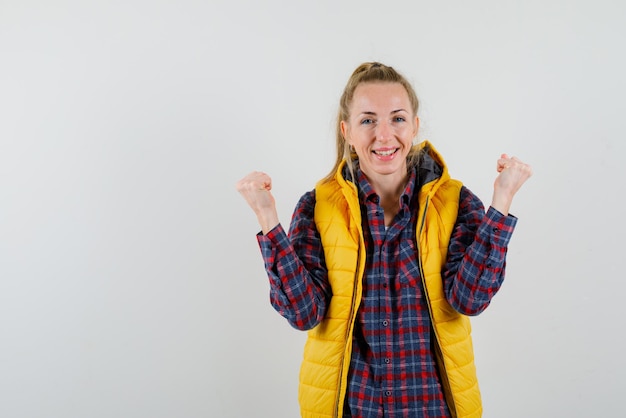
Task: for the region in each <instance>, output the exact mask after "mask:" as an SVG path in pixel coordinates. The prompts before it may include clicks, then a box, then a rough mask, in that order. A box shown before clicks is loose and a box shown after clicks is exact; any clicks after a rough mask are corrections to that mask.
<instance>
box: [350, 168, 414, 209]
mask: <svg viewBox="0 0 626 418" xmlns="http://www.w3.org/2000/svg"><path fill="white" fill-rule="evenodd" d="M355 174H356V180H357V187H358V189H359V198H360V200H361V201H362V202H374V203H379V201H380V198H379V197H378V195H377V194H376V192H375V191H374V189H373V188H372V185H371V183H370V182H369V180H368V179H367V177H365V174H363V171H362V170H361V167H359V165H358V164H356V167H355ZM416 179H417V175H416V172H415V169H413V170H410V172H409V181H407V183H406V186H405V187H404V191H403V192H402V195H401V196H400V202H401V203H402V204H406V205H408V204H409V203H410V202H411V198H412V197H413V192H414V191H415V187H416V186H415V185H416Z"/></svg>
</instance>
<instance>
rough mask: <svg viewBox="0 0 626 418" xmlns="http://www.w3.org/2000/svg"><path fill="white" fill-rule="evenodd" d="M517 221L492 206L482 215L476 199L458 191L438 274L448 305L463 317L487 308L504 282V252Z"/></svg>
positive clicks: (467, 192) (482, 208) (481, 205)
mask: <svg viewBox="0 0 626 418" xmlns="http://www.w3.org/2000/svg"><path fill="white" fill-rule="evenodd" d="M516 223H517V218H515V217H514V216H511V215H508V216H505V215H503V214H502V213H500V212H499V211H498V210H496V209H495V208H493V207H490V208H489V209H488V210H487V212H486V213H485V210H484V206H483V204H482V202H481V201H480V199H478V197H477V196H475V195H474V194H473V193H472V192H470V191H469V189H467V188H466V187H463V188H462V189H461V201H460V205H459V214H458V217H457V222H456V225H455V227H454V230H453V233H452V236H451V240H450V244H449V246H448V258H447V261H446V264H445V266H444V269H443V271H442V276H443V281H444V289H445V292H446V298H447V300H448V303H450V305H452V307H453V308H454V309H456V310H457V311H458V312H460V313H462V314H464V315H478V314H479V313H481V312H482V311H484V310H485V309H486V308H487V306H489V304H490V302H491V299H492V298H493V296H494V295H495V294H496V293H497V292H498V290H499V289H500V286H501V285H502V282H503V280H504V273H505V267H506V253H507V248H508V244H509V241H510V239H511V235H512V233H513V230H514V228H515V225H516Z"/></svg>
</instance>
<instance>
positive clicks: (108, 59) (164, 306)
mask: <svg viewBox="0 0 626 418" xmlns="http://www.w3.org/2000/svg"><path fill="white" fill-rule="evenodd" d="M625 4H626V3H624V2H622V1H619V0H615V1H609V0H596V1H571V0H570V1H564V0H563V1H560V0H556V1H550V0H542V1H536V0H529V1H523V2H522V1H502V0H483V1H481V0H478V1H474V2H469V1H441V2H434V1H415V0H414V1H396V2H383V1H366V0H361V1H354V2H347V1H343V2H342V1H315V2H314V1H307V2H304V1H288V0H284V1H279V0H265V1H258V2H257V1H253V0H249V1H211V0H209V1H191V0H178V1H147V0H144V1H138V0H130V1H92V2H88V1H68V0H55V1H51V2H47V1H29V0H19V1H18V0H0V416H1V417H4V418H39V417H41V418H68V417H71V418H74V417H76V418H79V417H80V418H83V417H93V418H100V417H125V418H126V417H151V418H157V417H190V418H195V417H272V418H281V417H286V418H289V417H296V416H298V405H297V376H298V369H299V364H300V359H301V355H302V354H301V353H302V345H303V343H304V338H305V335H304V334H303V333H301V332H299V331H296V330H293V329H292V328H290V327H289V325H288V324H287V322H286V321H285V320H284V319H282V318H281V317H280V316H279V315H278V314H277V313H276V312H274V311H273V309H272V308H271V306H270V304H269V300H268V289H269V286H268V284H267V279H266V276H265V272H264V269H263V263H262V260H261V257H260V252H259V250H258V247H257V243H256V238H255V234H256V232H257V231H258V229H259V227H258V225H257V223H256V219H255V217H254V215H253V213H252V212H251V211H250V209H249V208H248V207H247V206H246V204H245V202H244V201H243V199H242V198H241V197H240V196H239V195H238V194H237V192H236V190H235V187H234V185H235V183H236V181H237V180H238V179H239V178H241V177H242V176H243V175H245V174H246V173H247V172H249V171H251V170H264V171H267V172H269V173H270V174H271V175H272V177H273V179H274V184H275V189H274V191H275V196H276V198H277V200H278V204H279V213H280V216H281V219H282V221H283V224H285V225H287V224H288V223H289V220H290V216H291V212H292V210H293V208H294V205H295V203H296V201H297V199H298V198H299V197H300V195H301V194H303V193H304V192H305V191H307V190H309V189H311V188H312V187H313V186H314V184H315V181H316V180H318V179H319V178H321V177H323V176H324V175H325V174H326V173H327V172H328V171H329V170H330V168H331V166H332V162H333V161H334V155H333V152H334V138H333V128H334V117H335V113H336V110H337V102H338V99H339V95H340V93H341V90H342V89H343V86H344V85H345V83H346V81H347V79H348V77H349V75H350V73H351V72H352V70H353V69H354V68H355V67H356V66H358V65H359V64H360V63H361V62H363V61H370V60H379V61H382V62H384V63H386V64H388V65H392V66H394V67H395V68H396V69H398V70H399V71H401V72H402V73H404V74H405V75H406V76H407V78H408V79H409V80H410V81H411V82H412V83H413V84H414V86H415V88H416V90H417V93H418V96H419V97H420V99H421V103H422V104H421V108H420V111H419V116H420V117H421V121H422V129H421V132H420V134H419V139H420V140H421V139H429V140H430V141H432V142H433V143H434V145H435V146H436V147H437V148H438V150H439V151H440V152H441V153H442V154H443V156H444V158H445V159H446V162H447V163H448V165H449V167H450V172H451V174H452V175H453V176H454V177H456V178H459V179H460V180H462V181H463V182H464V183H465V184H466V185H467V186H468V187H469V188H470V189H472V190H473V191H474V192H475V193H477V194H478V195H479V196H480V197H481V198H482V199H483V200H484V201H486V203H489V201H490V198H491V187H492V182H493V179H494V178H495V175H496V172H495V161H496V159H497V158H498V156H499V155H500V153H502V152H507V153H510V154H513V155H517V156H519V157H520V158H522V159H524V160H525V161H527V162H529V163H530V164H532V166H533V168H534V171H535V174H534V176H533V177H532V178H531V180H529V181H528V183H527V184H526V185H525V186H524V188H523V189H522V190H521V191H520V193H519V194H518V196H517V197H516V200H515V202H514V204H513V207H512V212H513V213H514V214H515V215H517V216H518V217H519V218H520V220H519V223H518V228H517V230H516V231H515V234H514V237H513V239H512V241H511V246H510V252H509V258H508V271H507V279H506V280H505V283H504V286H503V288H502V289H501V291H500V293H499V294H498V295H497V296H496V297H495V299H494V300H493V303H492V305H491V306H490V308H489V309H488V310H487V311H486V312H485V313H483V314H482V315H481V316H479V317H476V318H474V319H473V325H474V343H475V351H476V357H477V367H478V372H479V379H480V384H481V389H482V392H483V400H484V405H485V413H484V416H485V417H486V418H503V417H504V418H516V417H519V418H528V417H533V418H535V417H592V416H593V417H599V416H601V417H621V416H624V407H623V393H624V377H625V375H626V360H625V356H624V350H626V342H625V341H624V334H625V331H624V324H623V321H622V318H621V317H622V316H623V312H624V308H623V306H622V304H623V300H624V296H623V295H624V293H625V292H626V287H625V285H624V279H623V278H624V273H623V265H624V258H623V257H624V255H623V239H624V235H625V233H626V231H625V229H624V221H623V220H622V213H621V212H622V206H621V201H622V198H623V197H622V194H623V191H624V186H623V181H624V178H625V177H624V163H625V158H624V154H625V151H626V149H625V148H626V146H625V145H624V144H625V142H626V141H625V138H624V133H625V132H626V122H625V121H626V117H625V116H624V114H625V110H626V109H625V105H624V102H625V100H626V82H625V74H626V59H625V56H624V51H625V46H624V41H625V39H626V6H625Z"/></svg>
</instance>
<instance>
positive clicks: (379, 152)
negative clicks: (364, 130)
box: [372, 148, 398, 157]
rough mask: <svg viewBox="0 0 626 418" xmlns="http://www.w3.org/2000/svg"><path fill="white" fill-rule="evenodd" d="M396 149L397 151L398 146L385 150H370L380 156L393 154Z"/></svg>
mask: <svg viewBox="0 0 626 418" xmlns="http://www.w3.org/2000/svg"><path fill="white" fill-rule="evenodd" d="M396 151H398V148H394V149H387V150H380V151H377V150H374V151H372V152H373V153H374V154H376V155H380V156H381V157H388V156H390V155H392V154H394V153H395V152H396Z"/></svg>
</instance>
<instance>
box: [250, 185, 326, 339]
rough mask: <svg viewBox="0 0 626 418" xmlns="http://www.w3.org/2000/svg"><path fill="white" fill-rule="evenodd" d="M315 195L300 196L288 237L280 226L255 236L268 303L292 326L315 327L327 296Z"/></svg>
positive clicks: (299, 327) (324, 308)
mask: <svg viewBox="0 0 626 418" xmlns="http://www.w3.org/2000/svg"><path fill="white" fill-rule="evenodd" d="M314 209H315V192H314V191H311V192H308V193H306V194H305V195H303V196H302V197H301V198H300V200H299V201H298V204H297V205H296V209H295V211H294V214H293V216H292V220H291V226H290V229H289V235H287V234H286V232H285V230H284V229H283V227H282V225H280V224H279V225H278V226H276V227H275V228H274V229H272V230H271V231H270V232H269V233H268V234H267V235H263V234H261V233H259V234H257V240H258V242H259V247H260V249H261V254H262V256H263V260H264V262H265V270H266V272H267V275H268V278H269V282H270V302H271V304H272V306H273V307H274V309H276V311H277V312H278V313H280V314H281V315H282V316H283V317H284V318H285V319H287V321H288V322H289V323H290V324H291V325H292V326H293V327H294V328H297V329H300V330H306V329H311V328H313V327H314V326H316V325H317V324H319V323H320V322H321V321H322V319H324V315H325V314H326V308H327V306H328V303H329V301H330V297H331V294H332V292H331V288H330V283H329V281H328V273H327V269H326V265H325V261H324V252H323V248H322V243H321V239H320V236H319V233H318V231H317V228H316V227H315V221H314V219H313V214H314Z"/></svg>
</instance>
